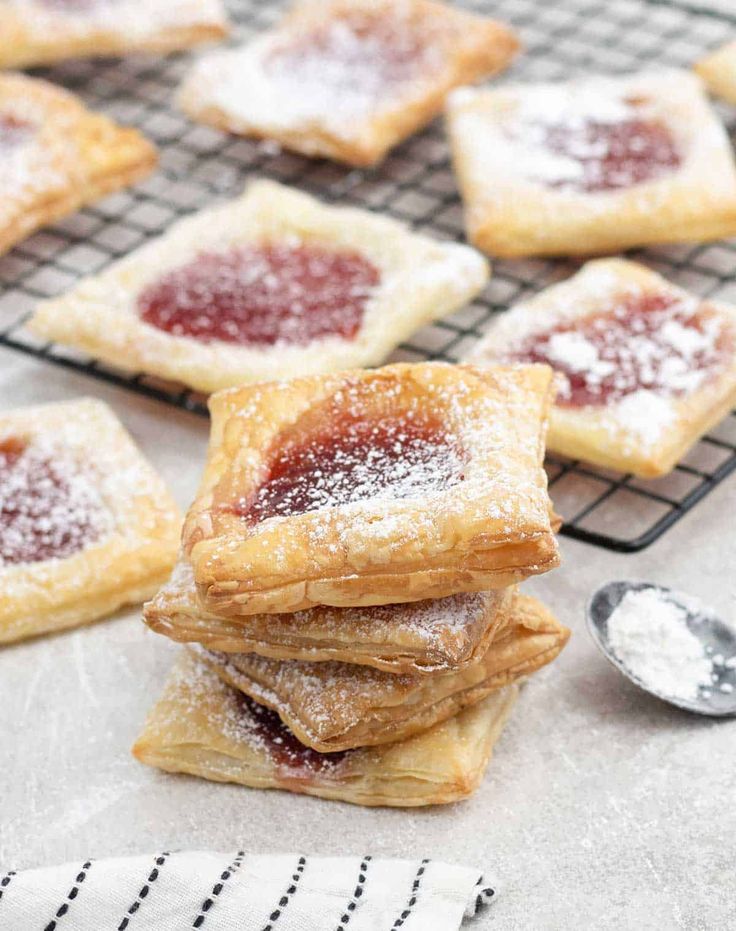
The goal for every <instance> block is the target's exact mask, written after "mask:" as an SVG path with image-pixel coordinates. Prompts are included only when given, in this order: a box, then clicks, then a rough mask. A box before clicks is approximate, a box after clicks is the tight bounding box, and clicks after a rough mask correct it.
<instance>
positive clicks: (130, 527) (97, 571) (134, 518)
mask: <svg viewBox="0 0 736 931" xmlns="http://www.w3.org/2000/svg"><path fill="white" fill-rule="evenodd" d="M180 527H181V521H180V518H179V514H178V511H177V508H176V505H175V504H174V502H173V500H172V499H171V496H170V495H169V493H168V491H167V489H166V487H165V485H164V483H163V482H162V480H161V479H160V478H159V477H158V475H157V474H156V473H155V472H154V471H153V469H152V468H151V466H150V465H149V464H148V462H146V460H145V459H144V458H143V456H142V455H141V453H140V451H139V450H138V449H137V447H136V446H135V444H134V443H133V441H132V439H131V438H130V436H129V435H128V434H127V433H126V431H125V430H124V429H123V427H122V425H121V424H120V422H119V421H118V420H117V418H116V417H115V415H114V414H113V413H112V411H111V410H110V409H109V408H108V407H107V406H106V405H105V404H102V403H101V402H100V401H94V400H88V399H83V400H79V401H69V402H62V403H59V404H48V405H44V406H41V407H29V408H25V409H20V410H16V411H11V412H9V413H2V414H0V643H7V642H10V641H13V640H20V639H22V638H24V637H31V636H35V635H37V634H42V633H48V632H51V631H57V630H62V629H63V628H67V627H74V626H77V625H79V624H85V623H87V622H89V621H94V620H96V619H97V618H100V617H102V616H104V615H106V614H110V613H111V612H112V611H115V610H116V609H117V608H119V607H121V606H122V605H126V604H134V603H137V602H141V601H144V600H145V599H146V598H150V597H151V595H152V594H153V593H154V592H155V591H156V589H157V588H158V587H159V586H160V585H161V584H162V583H163V582H164V581H165V579H166V577H167V575H168V574H169V572H170V571H171V566H172V563H173V561H174V559H175V557H176V548H177V538H178V535H179V530H180Z"/></svg>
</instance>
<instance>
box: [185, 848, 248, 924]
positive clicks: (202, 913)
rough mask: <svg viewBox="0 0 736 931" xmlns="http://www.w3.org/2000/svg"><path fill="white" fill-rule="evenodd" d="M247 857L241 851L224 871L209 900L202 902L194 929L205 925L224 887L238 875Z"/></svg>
mask: <svg viewBox="0 0 736 931" xmlns="http://www.w3.org/2000/svg"><path fill="white" fill-rule="evenodd" d="M244 856H245V851H244V850H239V851H238V853H237V855H236V857H235V859H234V860H233V862H232V863H231V864H230V866H228V868H227V869H226V870H223V871H222V873H220V878H219V879H218V881H217V882H216V883H215V885H214V886H213V887H212V892H210V894H209V895H208V896H207V898H206V899H205V900H204V902H202V908H201V909H200V910H199V914H198V915H197V917H196V918H195V919H194V921H193V922H192V927H193V928H201V927H202V925H203V924H204V920H205V918H206V917H207V914H208V912H209V911H210V909H211V908H212V906H213V905H215V903H216V902H217V899H218V896H219V895H220V893H221V892H222V887H223V886H224V885H225V883H226V882H227V881H228V879H230V877H231V876H232V875H233V873H237V871H238V870H239V869H240V864H241V863H242V862H243V857H244Z"/></svg>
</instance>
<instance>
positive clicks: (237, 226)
mask: <svg viewBox="0 0 736 931" xmlns="http://www.w3.org/2000/svg"><path fill="white" fill-rule="evenodd" d="M487 280H488V265H487V262H486V260H485V259H484V258H483V257H482V256H481V255H480V253H478V252H476V251H475V250H474V249H471V248H469V247H468V246H462V245H458V244H456V243H444V242H435V241H433V240H431V239H429V238H428V237H426V236H421V235H419V234H417V233H412V232H410V231H409V230H408V229H407V228H406V227H405V226H404V225H403V224H401V223H398V222H397V221H396V220H392V219H389V218H387V217H379V216H376V215H375V214H373V213H369V212H368V211H366V210H356V209H352V208H346V207H333V206H328V205H326V204H322V203H320V202H319V201H317V200H315V199H314V198H312V197H310V196H308V195H307V194H303V193H301V192H300V191H295V190H293V189H290V188H287V187H283V186H282V185H279V184H274V183H273V182H270V181H257V182H254V183H252V184H249V185H248V188H247V190H246V192H245V193H244V194H243V195H242V196H241V197H240V198H238V199H237V200H235V201H232V202H231V203H229V204H224V205H222V206H218V207H214V208H210V209H208V210H205V211H203V212H202V213H200V214H198V215H197V216H194V217H189V218H188V219H186V220H183V221H181V222H180V223H178V224H177V225H176V226H174V227H173V228H172V229H171V230H169V231H168V232H167V233H165V234H164V235H163V236H162V237H160V238H159V239H156V240H154V241H152V242H150V243H148V244H147V245H145V246H144V247H143V248H142V249H139V250H137V251H136V252H133V253H132V254H131V255H129V256H127V257H126V258H125V259H123V260H122V261H121V262H118V263H116V264H115V265H113V266H111V267H110V268H108V269H106V270H105V271H103V272H102V273H101V274H100V275H96V276H95V277H92V278H87V279H85V280H83V281H81V282H80V283H79V284H77V285H76V286H75V287H74V289H73V290H72V291H70V292H69V293H68V294H65V295H64V296H63V297H60V298H56V299H53V300H50V301H46V302H45V303H43V304H41V305H40V307H39V308H38V310H37V312H36V314H35V316H34V318H33V320H32V322H31V329H32V330H33V332H34V333H36V334H37V335H39V336H41V337H43V338H44V339H51V340H55V341H56V342H59V343H64V344H66V345H70V346H74V347H76V348H78V349H81V350H83V351H84V352H87V353H89V354H90V355H92V356H94V357H95V358H97V359H103V360H105V361H106V362H109V363H111V364H113V365H115V366H117V367H124V368H126V369H129V370H132V371H136V372H147V373H151V374H154V375H158V376H161V377H163V378H170V379H175V380H177V381H181V382H184V383H185V384H187V385H189V386H190V387H193V388H196V389H199V390H201V391H215V390H217V389H219V388H226V387H231V386H233V385H240V384H244V383H247V382H253V381H270V380H272V379H277V378H283V377H295V376H298V375H310V374H317V373H321V372H331V371H337V370H339V369H345V368H352V367H356V366H363V365H375V364H377V363H379V362H382V361H383V360H384V358H385V357H386V356H387V355H388V354H389V353H390V352H391V350H392V349H394V347H395V346H397V345H398V344H399V343H400V342H401V341H402V340H404V339H405V338H406V337H408V336H409V335H410V334H411V333H413V332H414V330H416V329H418V328H419V327H421V326H423V325H424V324H425V323H429V322H430V321H432V320H436V319H437V318H439V317H441V316H443V315H445V314H448V313H452V312H453V311H455V310H457V309H459V308H460V307H462V306H463V305H464V304H465V303H467V302H468V301H470V300H472V298H473V297H475V296H476V294H478V292H479V291H480V290H482V288H483V286H484V285H485V283H486V281H487Z"/></svg>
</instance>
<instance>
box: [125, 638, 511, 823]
mask: <svg viewBox="0 0 736 931" xmlns="http://www.w3.org/2000/svg"><path fill="white" fill-rule="evenodd" d="M516 693H517V687H516V686H514V685H511V686H508V687H507V688H504V689H499V690H497V691H496V692H493V693H492V694H491V695H489V696H488V698H486V699H484V700H483V701H481V702H479V703H478V704H476V705H473V706H472V707H470V708H466V709H465V710H464V711H461V712H460V714H458V715H456V716H455V717H454V718H450V719H449V720H447V721H444V722H443V723H442V724H436V725H435V726H434V727H432V728H430V729H429V730H427V731H425V732H424V733H423V734H420V735H418V736H416V737H411V738H409V739H408V740H405V741H402V742H400V743H395V744H387V745H384V746H381V747H368V748H360V749H357V750H347V751H344V752H342V753H327V754H325V753H318V752H317V751H315V750H312V749H311V748H309V747H305V746H304V745H303V744H301V743H300V742H299V741H298V740H297V739H296V737H294V736H293V734H291V732H290V731H289V730H288V729H287V728H286V727H285V726H284V725H283V724H282V722H281V721H280V719H279V717H278V715H277V714H276V713H275V712H274V711H271V710H270V709H268V708H264V707H262V706H260V705H258V704H256V702H254V701H252V699H249V698H247V697H246V696H245V695H244V694H243V693H242V692H240V691H239V690H237V689H233V688H231V687H230V686H228V685H226V684H225V683H224V682H223V681H222V680H221V679H220V678H219V676H218V675H217V674H216V673H215V672H214V671H213V670H212V669H211V668H210V667H209V666H207V665H206V664H205V663H203V662H202V661H200V660H197V659H196V658H195V657H194V656H192V655H191V654H190V653H188V652H185V653H184V654H183V655H182V657H181V658H180V659H179V660H178V662H177V664H176V666H175V667H174V671H173V673H172V675H171V677H170V679H169V681H168V683H167V685H166V687H165V689H164V692H163V695H162V696H161V698H160V699H159V701H158V702H157V704H156V705H155V706H154V707H153V709H152V711H151V713H150V715H149V717H148V720H147V722H146V725H145V728H144V730H143V733H142V734H141V736H140V737H139V738H138V740H137V742H136V744H135V746H134V747H133V753H134V755H135V756H136V757H137V758H138V759H139V760H140V761H141V762H142V763H147V764H148V765H149V766H157V767H159V768H160V769H164V770H166V771H168V772H173V773H189V774H190V775H193V776H200V777H202V778H204V779H211V780H213V781H215V782H235V783H240V784H241V785H245V786H252V787H253V788H257V789H286V790H288V791H290V792H299V793H304V794H306V795H317V796H320V797H322V798H330V799H338V800H340V801H343V802H352V803H353V804H355V805H388V806H395V807H400V808H410V807H415V806H419V805H442V804H447V803H449V802H455V801H458V800H460V799H463V798H467V797H468V796H469V795H471V794H472V793H473V792H474V791H475V789H476V788H477V787H478V785H479V784H480V781H481V779H482V778H483V774H484V772H485V769H486V766H487V765H488V761H489V759H490V757H491V752H492V750H493V745H494V744H495V743H496V741H497V740H498V738H499V736H500V734H501V730H502V729H503V725H504V723H505V721H506V718H507V716H508V714H509V712H510V710H511V707H512V705H513V703H514V700H515V698H516Z"/></svg>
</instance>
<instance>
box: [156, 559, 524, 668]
mask: <svg viewBox="0 0 736 931" xmlns="http://www.w3.org/2000/svg"><path fill="white" fill-rule="evenodd" d="M512 591H513V589H495V590H493V591H488V592H463V593H462V594H459V595H448V596H447V597H446V598H434V599H430V600H428V601H412V602H405V603H404V604H391V605H372V606H368V607H363V608H360V607H357V608H333V607H329V606H327V605H317V606H316V607H314V608H310V609H308V610H305V611H297V612H296V613H295V614H251V615H248V616H247V617H245V616H242V615H233V616H231V617H221V616H219V615H217V614H213V613H212V612H208V611H205V609H204V608H203V607H202V605H201V603H200V600H199V598H198V596H197V589H196V585H195V583H194V575H193V573H192V569H191V566H189V564H188V563H187V562H186V561H184V560H180V561H179V562H178V564H177V566H176V568H175V570H174V573H173V575H172V577H171V579H170V581H169V582H168V583H167V584H166V585H165V586H164V587H163V588H162V589H161V591H160V592H158V594H157V595H156V596H155V598H154V599H153V600H152V601H150V602H149V603H148V604H147V605H146V606H145V608H144V612H143V617H144V620H145V622H146V623H147V624H148V626H149V627H150V628H151V629H152V630H155V631H156V632H157V633H160V634H164V635H165V636H167V637H169V638H170V639H171V640H175V641H177V642H179V643H196V644H201V645H202V646H204V647H208V648H209V649H210V650H218V651H224V652H227V653H257V654H259V655H261V656H265V657H270V658H272V659H289V660H307V661H309V662H323V661H327V660H332V661H337V662H341V663H354V664H358V665H365V666H373V667H374V668H375V669H383V670H386V671H387V672H393V673H409V674H412V675H434V674H436V673H443V672H447V671H448V670H455V671H457V670H460V669H465V668H466V667H468V666H471V665H473V664H474V663H475V662H476V661H477V660H478V659H479V658H480V657H481V656H482V655H483V654H484V653H485V651H486V650H487V649H488V646H489V644H490V643H491V641H492V640H493V638H494V637H495V636H496V634H497V633H498V632H499V631H500V629H501V628H502V627H503V626H504V625H505V624H506V623H507V619H508V606H509V604H510V601H511V593H512Z"/></svg>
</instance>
